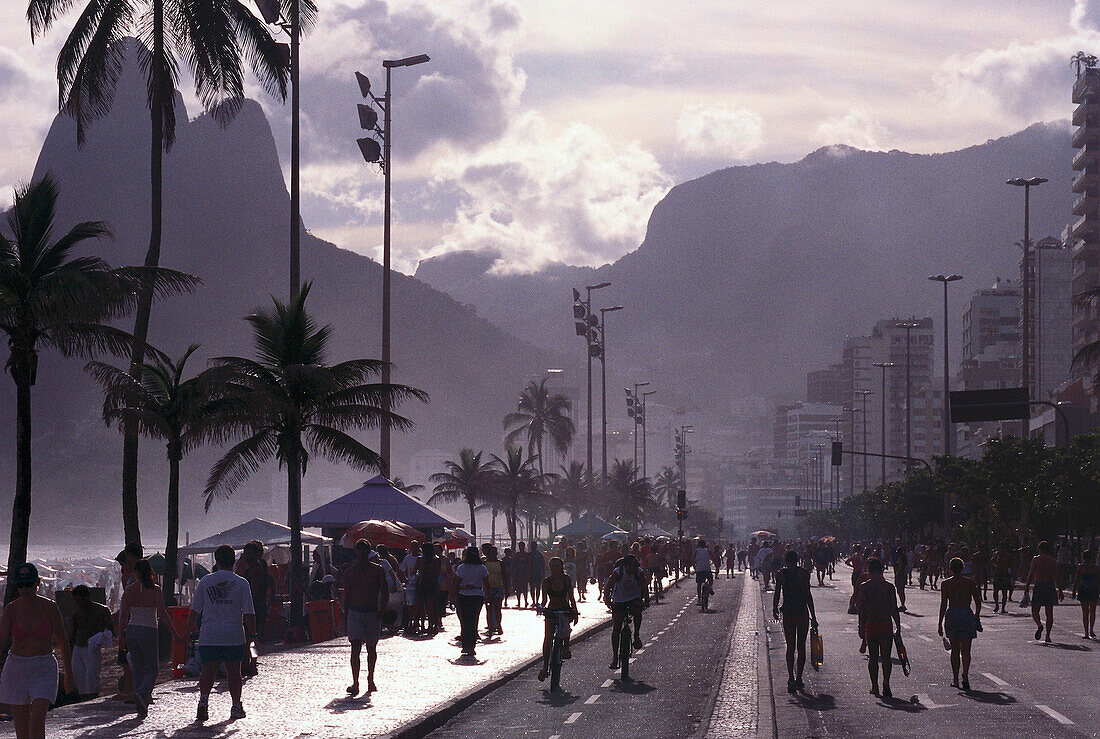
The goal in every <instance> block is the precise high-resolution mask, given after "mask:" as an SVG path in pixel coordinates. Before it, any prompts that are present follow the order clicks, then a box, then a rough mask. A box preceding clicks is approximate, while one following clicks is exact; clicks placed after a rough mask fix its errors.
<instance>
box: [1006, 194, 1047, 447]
mask: <svg viewBox="0 0 1100 739" xmlns="http://www.w3.org/2000/svg"><path fill="white" fill-rule="evenodd" d="M1046 181H1047V180H1046V178H1045V177H1014V178H1013V179H1011V180H1006V181H1005V184H1006V185H1012V186H1014V187H1022V188H1024V274H1023V283H1024V285H1023V288H1024V290H1023V293H1024V294H1023V301H1024V304H1023V308H1022V310H1021V311H1020V317H1021V323H1022V324H1023V325H1022V326H1021V331H1020V339H1021V342H1022V345H1023V346H1022V349H1023V350H1022V351H1021V354H1023V356H1022V357H1021V359H1022V360H1023V371H1022V376H1021V379H1022V380H1023V386H1024V390H1025V392H1027V399H1028V400H1031V188H1033V187H1038V186H1039V185H1041V184H1043V183H1044V182H1046ZM1020 428H1021V430H1022V431H1023V433H1021V434H1020V436H1021V437H1025V436H1027V434H1028V421H1027V419H1026V418H1025V419H1023V420H1022V421H1021V422H1020Z"/></svg>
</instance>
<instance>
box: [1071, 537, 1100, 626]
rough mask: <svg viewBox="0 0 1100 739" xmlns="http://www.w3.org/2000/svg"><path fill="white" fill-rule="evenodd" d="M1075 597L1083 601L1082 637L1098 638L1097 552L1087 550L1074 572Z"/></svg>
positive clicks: (1099, 586) (1099, 579)
mask: <svg viewBox="0 0 1100 739" xmlns="http://www.w3.org/2000/svg"><path fill="white" fill-rule="evenodd" d="M1073 597H1074V598H1076V599H1077V600H1078V601H1079V602H1080V603H1081V623H1082V624H1083V626H1084V633H1083V634H1082V637H1083V638H1085V639H1095V638H1096V602H1097V601H1098V600H1100V566H1097V564H1096V552H1094V551H1093V550H1092V549H1087V550H1085V553H1084V554H1082V555H1081V564H1079V565H1077V571H1076V572H1075V573H1074V574H1073Z"/></svg>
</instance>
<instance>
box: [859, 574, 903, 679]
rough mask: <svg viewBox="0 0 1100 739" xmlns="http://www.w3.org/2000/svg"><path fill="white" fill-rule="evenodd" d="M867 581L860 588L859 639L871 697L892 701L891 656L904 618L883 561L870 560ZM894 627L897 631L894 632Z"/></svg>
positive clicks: (896, 592)
mask: <svg viewBox="0 0 1100 739" xmlns="http://www.w3.org/2000/svg"><path fill="white" fill-rule="evenodd" d="M865 568H866V572H867V575H868V578H867V579H866V580H864V581H863V582H862V583H860V585H859V597H858V598H857V600H858V601H859V635H860V637H861V638H863V639H864V640H866V643H867V650H868V659H867V671H868V673H869V674H870V676H871V695H873V696H876V697H878V696H879V695H881V696H882V697H883V698H892V697H893V693H891V692H890V673H891V671H892V669H893V664H892V662H891V660H890V653H891V651H892V650H893V646H894V633H895V630H896V632H897V633H899V634H900V633H901V614H900V612H899V611H898V600H897V595H898V591H897V588H895V587H894V586H893V585H891V584H890V583H888V582H886V579H885V578H884V577H883V576H882V572H883V565H882V560H881V559H879V558H878V557H871V558H869V559H868V560H867V562H866V565H865ZM892 627H896V629H895V628H892ZM880 666H881V667H882V692H881V694H880V693H879V682H878V673H879V667H880Z"/></svg>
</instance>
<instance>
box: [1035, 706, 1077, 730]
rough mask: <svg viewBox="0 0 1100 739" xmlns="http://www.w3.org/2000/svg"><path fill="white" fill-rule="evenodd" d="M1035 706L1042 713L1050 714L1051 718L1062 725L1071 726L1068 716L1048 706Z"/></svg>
mask: <svg viewBox="0 0 1100 739" xmlns="http://www.w3.org/2000/svg"><path fill="white" fill-rule="evenodd" d="M1035 707H1036V708H1038V709H1039V710H1040V711H1042V712H1043V713H1045V714H1046V715H1048V716H1050V717H1051V718H1052V719H1054V720H1055V721H1057V722H1058V723H1060V724H1062V725H1063V726H1073V722H1072V721H1070V720H1069V719H1068V718H1066V717H1065V716H1063V715H1062V714H1060V713H1058V712H1057V711H1055V710H1054V709H1053V708H1051V707H1050V706H1035Z"/></svg>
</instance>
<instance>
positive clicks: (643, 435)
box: [642, 390, 657, 479]
mask: <svg viewBox="0 0 1100 739" xmlns="http://www.w3.org/2000/svg"><path fill="white" fill-rule="evenodd" d="M656 394H657V391H656V390H647V391H646V392H644V393H642V479H645V478H646V477H649V475H648V473H647V472H646V447H647V444H646V441H647V439H646V408H645V405H646V403H645V399H646V398H647V397H649V396H650V395H656Z"/></svg>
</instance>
